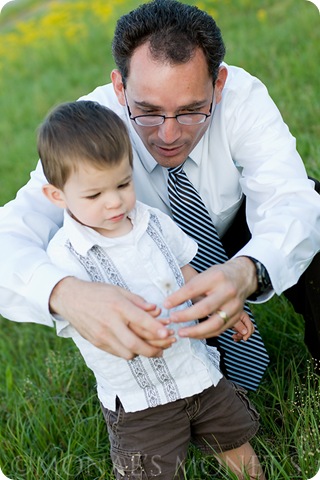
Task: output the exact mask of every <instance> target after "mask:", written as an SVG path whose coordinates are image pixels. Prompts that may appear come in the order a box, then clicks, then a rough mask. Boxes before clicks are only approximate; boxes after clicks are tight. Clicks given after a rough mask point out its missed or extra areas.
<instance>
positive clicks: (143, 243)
mask: <svg viewBox="0 0 320 480" xmlns="http://www.w3.org/2000/svg"><path fill="white" fill-rule="evenodd" d="M152 215H153V217H154V218H155V220H153V219H152V218H151V216H152ZM130 218H131V221H132V224H133V229H132V231H131V232H130V233H128V234H126V235H124V236H122V237H117V238H107V237H104V236H102V235H100V234H98V233H97V232H95V231H94V230H93V229H91V228H89V227H85V226H83V225H81V224H80V223H78V222H76V221H75V220H73V219H72V218H71V217H70V216H69V215H68V214H67V213H65V219H64V226H63V227H62V228H61V229H60V230H59V231H58V233H57V234H56V235H55V236H54V237H53V239H52V241H51V242H50V244H49V247H48V254H49V257H50V258H51V260H52V261H53V263H54V264H55V265H57V266H58V267H59V268H61V269H63V270H64V271H65V272H66V274H68V275H72V276H76V277H78V278H80V279H82V280H89V281H90V280H92V279H93V278H94V279H95V280H96V281H106V282H107V283H112V284H115V285H119V286H122V287H123V288H126V289H128V290H130V291H132V292H134V293H136V294H138V295H141V296H142V297H144V298H145V299H146V300H147V301H148V302H150V303H155V304H156V305H158V306H159V307H160V308H161V307H162V304H163V300H164V299H165V298H166V296H167V295H168V294H169V293H172V292H174V291H175V290H177V289H178V288H179V286H181V285H182V284H183V277H182V274H181V271H180V268H181V267H183V266H184V265H186V264H188V263H189V262H190V261H191V260H192V258H193V257H194V256H195V254H196V252H197V244H196V243H195V242H194V241H193V240H191V239H190V238H189V237H188V236H187V235H186V234H184V233H183V232H182V230H180V229H179V228H178V227H177V226H176V225H175V223H174V222H173V221H172V220H171V218H169V217H168V216H167V215H164V214H163V213H162V212H161V211H158V210H156V209H151V208H150V207H147V206H146V205H144V204H142V203H140V202H137V205H136V208H135V209H134V210H133V211H132V212H131V214H130ZM93 247H94V248H93ZM95 252H96V253H95ZM186 306H187V305H186V304H184V305H181V306H180V307H179V308H181V309H184V308H186ZM168 314H169V312H168V311H167V310H165V309H162V313H161V316H162V317H168ZM194 323H195V322H188V323H185V324H183V325H182V326H187V325H192V324H194ZM56 325H57V332H58V334H59V335H61V336H66V337H72V338H73V340H74V342H75V343H76V345H77V346H78V348H79V349H80V351H81V354H82V356H83V357H84V359H85V361H86V364H87V365H88V367H89V368H91V370H92V371H93V372H94V374H95V377H96V380H97V391H98V396H99V399H100V401H101V402H102V403H103V405H104V406H105V407H106V408H109V409H112V410H115V401H116V397H119V398H120V400H121V403H122V404H123V406H124V409H125V410H126V411H128V412H134V411H137V410H143V409H145V408H148V407H155V406H157V405H163V404H165V403H168V402H170V401H174V400H178V399H179V398H184V397H188V396H191V395H194V394H196V393H200V392H202V391H203V390H204V389H206V388H208V387H210V386H211V385H216V384H217V383H218V381H219V380H220V378H221V377H222V374H221V373H220V371H219V354H218V352H217V350H216V348H214V347H210V346H207V345H206V343H205V342H202V341H201V340H195V339H189V338H185V339H182V338H180V337H179V336H176V338H177V341H176V343H174V344H173V346H172V347H171V348H169V349H166V350H165V351H164V352H163V357H162V358H147V357H142V356H139V357H136V358H135V359H134V360H131V361H126V360H124V359H122V358H119V357H116V356H115V355H111V354H109V353H107V352H104V351H102V350H101V349H99V348H96V347H95V346H93V345H92V344H90V343H89V342H88V341H87V340H85V339H84V338H83V337H81V336H80V335H79V334H78V332H77V331H76V330H75V329H74V328H73V327H72V326H71V325H70V324H69V323H68V322H67V321H65V320H63V319H59V321H57V323H56ZM180 327H181V325H177V324H173V325H170V328H172V329H174V330H176V331H177V330H178V329H179V328H180Z"/></svg>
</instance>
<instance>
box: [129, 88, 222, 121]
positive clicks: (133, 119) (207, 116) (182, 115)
mask: <svg viewBox="0 0 320 480" xmlns="http://www.w3.org/2000/svg"><path fill="white" fill-rule="evenodd" d="M123 92H124V98H125V101H126V107H127V110H128V115H129V118H130V120H132V121H134V122H135V124H136V125H138V126H139V127H159V126H160V125H163V124H164V122H165V121H166V120H167V119H168V118H175V119H176V120H177V122H178V123H179V125H184V126H188V127H192V126H195V125H202V124H203V123H205V122H206V120H207V119H208V118H209V117H211V115H212V114H213V112H214V109H215V107H216V103H215V101H214V90H213V95H212V101H211V104H210V108H209V113H203V112H190V113H178V114H177V115H173V116H170V117H168V116H166V115H161V114H151V115H149V114H146V115H136V116H135V117H133V116H132V113H131V110H130V107H129V104H128V99H127V95H126V90H125V89H124V90H123ZM213 105H214V108H213ZM190 115H191V116H192V115H202V116H203V117H204V120H203V121H201V122H197V123H181V122H180V121H179V117H185V116H190ZM140 117H160V118H162V121H161V122H160V123H157V124H154V125H143V124H141V123H138V122H137V118H140ZM160 118H159V119H160Z"/></svg>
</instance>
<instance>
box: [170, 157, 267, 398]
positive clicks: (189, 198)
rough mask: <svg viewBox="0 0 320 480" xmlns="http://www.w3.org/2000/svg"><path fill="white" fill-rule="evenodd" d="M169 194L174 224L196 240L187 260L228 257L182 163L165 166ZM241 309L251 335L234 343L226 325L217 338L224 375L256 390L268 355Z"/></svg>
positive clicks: (196, 263) (204, 264) (197, 265)
mask: <svg viewBox="0 0 320 480" xmlns="http://www.w3.org/2000/svg"><path fill="white" fill-rule="evenodd" d="M168 195H169V200H170V206H171V211H172V215H173V218H174V220H175V222H176V224H177V225H179V227H180V228H181V229H182V230H183V231H184V232H185V233H186V234H187V235H189V236H190V237H191V238H193V239H194V240H195V241H196V242H197V244H198V253H197V255H196V256H195V257H194V259H193V260H192V261H191V262H190V264H191V265H192V266H193V268H194V269H195V270H197V271H198V272H202V271H203V270H206V269H207V268H209V267H211V266H212V265H215V264H220V263H224V262H225V261H226V260H228V257H227V254H226V252H225V250H224V248H223V245H222V243H221V240H220V238H219V235H218V233H217V231H216V228H215V226H214V225H213V222H212V220H211V217H210V215H209V213H208V210H207V208H206V206H205V205H204V203H203V201H202V199H201V197H200V195H199V193H198V192H197V190H196V189H195V188H194V186H193V185H192V183H191V182H190V180H189V179H188V177H187V175H186V174H185V172H184V170H183V165H180V166H178V167H175V168H168ZM244 309H245V311H246V312H247V313H248V315H249V316H250V318H251V320H252V321H253V323H254V325H255V332H254V334H253V335H252V336H251V337H250V339H249V340H247V342H239V343H236V342H234V340H233V339H232V335H233V333H234V332H233V330H231V329H229V330H227V331H225V332H224V333H223V334H222V335H220V336H219V337H218V338H217V342H218V344H219V345H218V348H219V350H222V355H223V361H224V365H225V370H226V372H225V373H226V375H227V377H228V378H229V379H230V380H232V381H234V382H236V383H238V384H239V385H242V386H243V387H245V388H248V389H250V390H256V388H257V387H258V385H259V383H260V380H261V378H262V376H263V374H264V372H265V370H266V368H267V365H268V363H269V357H268V354H267V351H266V349H265V346H264V344H263V341H262V338H261V335H260V333H259V330H258V328H257V325H256V323H255V321H254V319H253V315H252V313H251V311H250V309H249V307H248V305H247V304H245V306H244ZM208 343H210V341H208Z"/></svg>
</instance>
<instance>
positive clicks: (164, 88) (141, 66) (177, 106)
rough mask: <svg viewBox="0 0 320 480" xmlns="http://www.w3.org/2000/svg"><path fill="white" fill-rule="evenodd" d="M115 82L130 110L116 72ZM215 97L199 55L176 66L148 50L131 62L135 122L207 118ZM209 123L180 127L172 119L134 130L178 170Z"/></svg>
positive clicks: (138, 52)
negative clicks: (158, 117)
mask: <svg viewBox="0 0 320 480" xmlns="http://www.w3.org/2000/svg"><path fill="white" fill-rule="evenodd" d="M224 70H225V69H224ZM112 80H113V84H114V87H115V91H116V94H117V96H118V99H119V101H120V103H121V104H122V105H125V97H124V91H123V85H122V79H121V75H120V73H119V72H117V71H114V72H113V74H112ZM224 80H225V79H224ZM221 83H222V82H221V81H219V80H218V82H217V84H216V88H215V99H216V101H217V102H218V101H220V98H221V90H222V88H223V85H220V84H221ZM223 84H224V82H223ZM213 93H214V91H213V85H212V79H211V78H210V76H209V73H208V67H207V63H206V60H205V57H204V54H203V52H202V50H200V49H199V50H197V52H196V54H195V55H194V57H193V58H192V60H190V61H189V62H187V63H185V64H181V65H174V66H172V65H169V64H164V63H162V62H156V61H155V60H154V59H152V57H151V56H150V53H149V49H148V46H147V45H142V46H141V47H139V48H137V49H136V51H135V52H134V54H133V56H132V59H131V62H130V73H129V77H128V79H127V88H126V98H127V102H128V105H129V108H130V111H131V114H132V116H133V117H135V116H137V115H151V114H154V115H156V114H158V115H165V116H168V117H171V116H174V115H177V114H180V113H190V112H201V113H206V114H208V113H209V110H210V105H211V102H212V101H213ZM209 122H210V119H209V118H207V119H206V121H205V122H204V123H202V124H198V125H181V124H179V123H178V121H177V120H176V119H175V118H170V119H166V120H165V122H164V123H163V124H162V125H158V126H156V127H144V126H139V125H137V124H136V123H135V122H133V126H134V128H135V130H136V131H137V133H138V135H139V136H140V138H141V140H142V141H143V143H144V145H145V147H146V148H147V150H148V151H149V152H150V154H151V155H152V156H153V157H154V159H155V160H156V161H157V162H158V163H159V164H160V165H162V166H163V167H176V166H177V165H180V164H182V163H183V162H184V161H185V160H186V158H187V157H188V155H189V153H190V152H191V151H192V150H193V149H194V147H195V146H196V145H197V143H198V142H199V140H200V139H201V137H202V136H203V134H204V133H205V131H206V130H207V128H208V126H209Z"/></svg>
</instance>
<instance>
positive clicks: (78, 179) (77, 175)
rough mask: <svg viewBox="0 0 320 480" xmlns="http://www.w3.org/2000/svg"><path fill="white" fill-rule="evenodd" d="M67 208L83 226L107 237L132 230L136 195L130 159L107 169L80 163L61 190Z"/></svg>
mask: <svg viewBox="0 0 320 480" xmlns="http://www.w3.org/2000/svg"><path fill="white" fill-rule="evenodd" d="M61 195H62V196H63V200H64V203H65V205H64V206H65V208H67V209H68V211H69V213H71V215H72V216H73V217H74V218H75V219H76V220H77V221H78V222H79V223H82V224H83V225H86V226H88V227H91V228H93V229H94V230H96V231H97V232H99V233H100V234H102V235H104V236H106V237H117V236H121V235H124V234H125V233H128V232H129V231H130V229H131V222H130V220H129V219H128V214H129V212H130V211H131V210H132V209H133V208H134V206H135V203H136V196H135V191H134V186H133V178H132V167H131V166H130V164H129V159H128V158H124V159H123V160H122V161H121V163H119V164H117V165H114V166H110V167H106V168H103V169H99V168H96V167H95V166H91V165H90V163H89V162H84V163H80V165H79V168H78V170H77V171H76V172H73V173H72V174H71V175H70V177H69V179H68V180H67V182H66V184H65V186H64V189H63V192H61Z"/></svg>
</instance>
